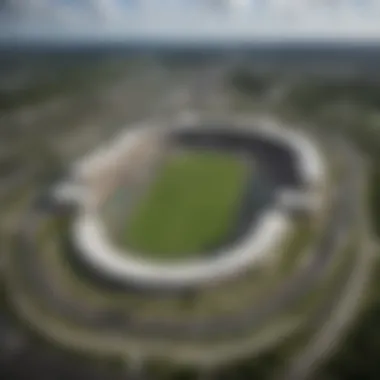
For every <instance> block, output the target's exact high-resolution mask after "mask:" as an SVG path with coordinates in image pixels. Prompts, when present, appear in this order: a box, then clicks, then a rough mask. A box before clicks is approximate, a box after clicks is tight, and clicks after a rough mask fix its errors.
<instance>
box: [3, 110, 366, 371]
mask: <svg viewBox="0 0 380 380" xmlns="http://www.w3.org/2000/svg"><path fill="white" fill-rule="evenodd" d="M342 146H344V144H343V145H342ZM336 149H337V148H336ZM339 149H342V153H341V157H344V160H340V161H339V162H337V161H336V160H334V158H333V157H334V155H333V154H332V152H331V151H330V150H329V149H327V146H326V145H323V144H322V139H321V137H320V136H318V134H316V133H314V131H312V130H307V129H305V128H304V129H298V128H295V127H294V128H293V127H289V126H287V125H283V124H280V123H278V122H277V121H275V120H272V119H268V118H265V117H262V118H260V117H257V116H256V117H242V116H239V117H233V116H231V117H230V118H224V119H223V122H220V120H219V119H216V118H213V117H209V116H202V117H199V118H197V120H196V121H192V122H179V121H178V120H173V121H172V122H167V121H165V122H163V121H161V122H160V121H157V122H153V121H149V122H145V123H142V124H138V125H131V126H128V127H126V128H125V129H124V130H123V131H122V133H121V134H120V135H117V136H114V138H113V139H111V140H110V141H109V142H107V143H105V144H103V145H102V146H100V147H99V148H98V149H96V150H95V151H93V152H90V153H89V154H87V155H85V156H84V157H83V158H82V159H80V160H79V161H77V162H74V163H73V164H72V165H71V166H70V167H69V170H68V171H67V172H66V173H65V174H64V175H62V178H61V179H60V180H59V181H57V182H54V183H51V184H50V186H48V187H47V188H45V189H44V191H41V192H40V193H39V194H36V198H35V200H34V201H33V202H31V204H30V207H29V211H28V212H27V213H26V214H25V216H24V218H23V220H22V221H21V223H20V227H19V232H18V235H17V238H16V239H15V243H14V249H13V254H12V255H10V256H9V260H8V266H9V277H8V279H7V281H8V288H9V291H10V294H11V300H12V303H13V307H14V310H15V312H16V313H17V314H18V315H19V317H20V318H22V319H24V320H25V321H26V322H27V323H28V325H29V326H32V327H33V330H34V331H37V332H38V333H39V335H40V336H43V337H44V338H46V339H47V340H49V341H51V342H54V344H56V345H58V346H60V347H65V348H66V349H69V350H70V351H71V352H72V351H74V352H81V353H86V355H89V354H90V355H96V357H99V356H101V357H107V358H109V357H112V358H119V359H121V360H122V361H123V362H127V363H130V362H131V361H132V362H133V361H134V360H135V359H136V357H137V358H139V360H141V361H143V362H144V366H145V365H147V366H150V365H154V363H155V361H156V360H163V361H164V362H165V363H166V364H167V365H168V367H169V368H174V367H175V368H178V366H180V367H181V368H182V366H186V367H190V368H193V369H199V368H205V367H212V368H217V367H220V366H226V365H228V364H229V363H233V362H234V361H235V360H237V359H242V358H249V357H254V356H256V355H259V354H260V353H262V352H266V351H268V350H269V349H271V348H273V347H276V346H278V345H280V344H282V343H283V342H284V341H292V342H293V347H294V348H293V350H296V349H297V348H299V347H301V346H302V345H303V344H304V342H305V339H309V338H308V337H309V336H310V334H311V333H312V332H313V331H315V330H316V329H318V328H322V327H323V323H322V322H323V321H324V320H325V319H323V318H322V319H321V315H324V314H325V313H326V312H327V311H331V307H332V305H334V304H335V303H336V302H337V300H339V299H340V297H341V295H342V292H346V291H348V288H347V287H348V286H349V284H350V281H349V279H350V276H351V274H352V272H353V271H354V270H356V268H357V264H358V258H357V256H356V253H357V252H358V251H359V247H360V246H361V244H362V241H363V239H362V235H363V227H362V224H361V218H360V217H358V215H360V210H361V208H362V206H361V201H360V199H361V196H360V192H361V191H362V190H361V186H362V181H360V180H358V178H356V177H355V176H358V175H360V173H364V171H363V170H359V169H358V170H355V171H353V170H352V167H353V166H355V165H356V166H357V165H358V162H359V161H358V160H357V159H356V158H354V157H353V152H352V151H351V150H350V149H349V148H348V147H342V148H339ZM328 160H329V165H328V166H327V165H326V162H327V161H328ZM354 177H355V178H354ZM352 195H355V198H354V199H357V201H355V202H353V201H352V198H351V196H352ZM318 326H319V327H318ZM294 342H295V343H294ZM152 363H153V364H152ZM173 366H174V367H173Z"/></svg>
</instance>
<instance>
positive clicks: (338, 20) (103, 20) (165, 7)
mask: <svg viewBox="0 0 380 380" xmlns="http://www.w3.org/2000/svg"><path fill="white" fill-rule="evenodd" d="M205 1H207V0H140V1H139V5H138V6H136V0H13V4H14V10H13V13H12V16H10V15H9V14H7V15H6V17H5V16H3V17H1V16H0V42H1V41H6V40H10V39H23V40H30V41H43V40H45V41H54V40H56V41H68V40H70V41H73V42H75V41H84V40H86V41H89V40H91V41H98V40H99V41H105V40H107V41H108V40H109V41H114V40H120V41H123V40H135V39H138V38H142V39H147V40H163V41H164V40H170V41H173V42H181V41H185V40H191V41H203V42H205V41H208V40H210V41H223V40H239V41H241V40H244V41H250V40H261V39H270V38H272V39H276V40H281V39H286V38H294V37H295V38H312V37H313V38H320V39H334V38H345V39H352V38H362V39H368V38H372V39H373V38H376V39H379V41H380V22H379V19H380V4H379V2H376V1H374V0H372V1H374V3H373V4H374V5H376V4H377V8H376V9H375V8H371V7H370V5H371V4H370V3H368V2H370V1H371V0H351V4H354V5H355V8H354V7H353V6H351V7H342V6H340V8H339V10H338V11H334V10H331V9H327V8H325V9H317V10H316V9H313V10H307V9H306V7H305V6H303V7H300V4H303V5H305V0H303V1H301V0H293V1H292V0H286V1H285V2H284V1H281V2H279V5H278V7H277V8H276V10H275V11H269V10H268V9H265V7H264V6H263V4H264V3H265V0H244V1H243V0H240V1H239V2H238V3H241V4H243V5H244V4H245V5H246V4H247V2H249V1H251V2H254V3H252V5H251V6H248V7H246V8H241V9H240V10H242V12H239V9H235V10H234V11H231V12H223V11H222V9H221V8H220V9H216V8H214V7H210V8H208V9H209V11H206V8H205V6H204V4H205ZM277 1H278V0H277ZM300 1H301V3H300ZM28 2H29V4H33V6H31V5H28ZM179 2H180V4H182V5H179V4H178V3H179ZM209 2H210V3H211V2H212V0H209ZM214 2H215V0H214ZM260 2H261V5H260ZM315 3H316V2H314V4H315ZM319 3H321V2H319ZM345 3H346V4H349V3H347V0H346V2H345ZM145 4H149V6H147V5H145ZM201 4H203V6H201ZM330 4H331V2H330ZM366 4H367V8H366V7H365V5H366ZM368 4H369V5H368ZM211 9H212V11H210V10H211ZM338 12H339V13H338Z"/></svg>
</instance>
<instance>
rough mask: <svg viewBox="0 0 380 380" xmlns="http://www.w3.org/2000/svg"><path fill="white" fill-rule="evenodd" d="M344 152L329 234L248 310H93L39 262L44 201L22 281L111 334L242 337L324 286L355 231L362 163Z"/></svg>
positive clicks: (18, 253) (22, 249)
mask: <svg viewBox="0 0 380 380" xmlns="http://www.w3.org/2000/svg"><path fill="white" fill-rule="evenodd" d="M341 154H342V155H343V156H344V157H345V159H346V166H347V168H346V171H345V173H344V178H343V179H342V181H341V182H340V184H339V185H338V188H337V193H336V199H335V200H334V202H333V205H332V207H331V208H330V213H329V217H328V222H327V223H326V226H325V230H324V233H323V236H322V237H321V239H320V241H319V242H318V243H317V244H316V246H315V248H314V252H313V255H312V256H311V260H310V261H309V262H308V264H307V265H306V266H305V267H302V268H301V269H300V271H298V272H297V273H294V274H292V275H291V276H290V277H289V278H288V279H287V280H286V281H285V282H283V283H282V284H281V285H280V286H279V287H278V288H276V289H275V290H274V291H273V293H272V294H271V295H269V296H268V297H267V298H265V299H262V300H261V301H260V302H258V303H257V302H256V303H255V304H253V305H247V308H246V310H245V311H244V312H240V313H238V314H229V315H220V316H217V317H214V318H202V319H197V320H193V321H187V320H165V319H159V318H156V319H154V320H144V321H142V320H140V319H138V318H134V317H133V316H132V315H131V316H130V317H126V316H125V313H123V312H121V313H120V312H119V311H118V310H99V309H97V310H95V309H91V308H89V307H88V306H86V305H85V304H83V302H78V301H76V300H74V299H72V298H71V297H70V294H67V293H64V292H63V291H62V289H60V288H59V287H58V286H56V285H54V284H55V281H54V280H55V279H54V274H53V273H51V272H50V271H49V268H46V267H45V268H44V264H43V263H40V262H39V261H38V255H37V254H34V253H33V249H37V245H36V244H35V230H36V227H37V226H38V224H39V218H44V217H46V216H48V214H49V212H50V211H49V210H50V207H47V209H46V207H42V208H41V203H40V202H38V204H35V205H33V206H32V207H31V209H30V211H29V213H28V215H27V217H26V218H25V219H24V220H23V223H22V226H21V230H20V233H19V235H18V238H17V239H16V243H17V244H16V247H15V256H14V257H15V258H16V259H17V263H18V266H19V270H20V271H21V273H20V279H22V280H24V281H25V286H26V289H27V290H28V292H30V293H31V294H34V296H36V295H37V298H38V300H39V301H40V302H41V301H43V302H44V303H45V304H47V305H49V306H50V308H51V309H52V310H53V311H54V312H56V313H57V314H58V315H61V317H62V319H67V320H71V321H72V322H74V323H76V324H78V325H79V326H85V327H86V328H87V329H88V328H91V329H94V330H98V331H102V333H105V332H107V333H109V334H110V335H114V334H117V335H124V334H125V335H129V336H136V337H141V338H148V339H150V340H152V339H171V340H174V341H175V340H186V341H202V340H205V341H207V340H210V339H213V338H219V337H222V338H227V337H236V336H237V335H239V334H244V333H246V332H247V331H252V330H253V329H256V328H260V327H261V326H262V325H263V324H264V323H265V322H267V321H268V320H269V319H270V318H272V317H275V316H279V315H280V313H281V312H282V311H284V310H287V309H289V308H291V307H292V306H294V305H295V304H296V303H297V302H298V301H299V300H301V299H302V298H303V297H306V296H307V295H308V293H309V292H310V291H311V290H312V289H313V288H314V287H315V286H316V284H318V282H319V280H320V279H321V278H322V277H323V275H324V273H325V271H326V269H328V267H329V264H330V263H331V261H332V260H333V258H334V253H336V252H337V248H338V247H339V246H340V244H341V242H342V238H344V236H345V235H347V234H349V229H350V228H351V227H352V226H353V224H354V222H355V221H356V219H357V216H358V212H359V210H358V202H356V201H355V200H356V199H357V197H358V195H359V194H358V192H359V187H358V184H359V180H360V176H359V174H358V170H359V169H360V167H359V166H358V163H357V160H356V158H355V154H353V153H352V152H351V151H350V149H349V148H344V149H342V151H341Z"/></svg>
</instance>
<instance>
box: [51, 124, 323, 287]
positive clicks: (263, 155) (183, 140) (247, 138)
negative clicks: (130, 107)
mask: <svg viewBox="0 0 380 380" xmlns="http://www.w3.org/2000/svg"><path fill="white" fill-rule="evenodd" d="M241 124H242V125H237V126H235V128H234V129H233V130H231V129H232V128H231V127H230V126H228V125H224V126H223V125H221V126H218V125H216V126H210V127H209V126H202V125H201V126H200V127H198V126H195V127H190V128H189V127H179V128H176V129H175V130H174V131H173V130H169V131H168V130H166V131H164V132H163V131H157V130H152V129H151V128H145V129H144V128H143V129H142V128H137V129H132V130H128V132H127V133H126V136H125V137H121V138H117V139H116V142H115V143H114V144H112V143H111V144H110V147H103V148H101V151H100V152H95V153H94V155H93V156H89V157H86V158H85V160H83V162H80V163H78V164H77V166H76V167H75V168H74V170H73V172H74V173H73V180H72V183H69V184H65V185H63V186H66V188H65V187H63V188H62V187H58V189H57V191H58V194H60V193H62V192H65V189H66V193H65V194H63V195H66V194H67V197H70V193H72V199H71V201H73V202H77V204H78V207H79V208H80V209H81V210H82V211H81V212H80V215H78V217H77V218H76V220H75V221H74V222H73V227H72V228H73V230H72V239H73V242H72V244H73V245H74V246H76V247H77V249H78V254H79V256H80V258H81V259H82V260H83V261H84V262H85V263H86V264H87V265H89V266H91V267H92V268H93V269H94V270H96V271H97V272H98V273H99V274H101V273H102V274H103V275H104V276H107V277H108V278H109V279H113V280H117V281H119V282H125V283H126V284H128V285H139V286H145V287H151V288H155V289H157V288H159V287H174V288H175V289H178V288H180V287H186V286H188V287H196V286H198V285H202V284H207V283H209V282H211V281H213V282H215V281H218V280H219V281H220V280H222V279H226V278H229V277H231V276H236V275H239V274H241V272H243V271H245V270H247V268H249V267H250V266H251V265H255V264H257V263H260V262H263V261H266V260H267V259H268V257H270V256H271V253H272V252H274V251H276V248H277V247H278V246H279V245H281V244H282V243H283V241H284V238H285V237H286V236H287V234H288V233H289V230H290V229H291V215H292V214H294V212H302V211H304V212H305V213H310V214H312V213H313V211H314V210H319V209H321V202H322V194H323V188H324V186H325V183H324V181H325V179H324V167H323V162H322V159H321V157H320V155H319V153H318V151H317V150H316V149H314V147H313V145H312V144H310V143H309V141H308V140H307V139H305V138H302V137H301V136H299V135H296V136H297V137H298V138H295V135H294V133H292V132H284V131H283V130H281V128H279V127H276V126H275V125H268V123H266V124H267V125H265V126H264V127H261V128H260V127H257V128H253V129H252V128H249V124H248V125H247V123H241ZM210 152H211V153H210ZM181 160H183V162H182V163H181V162H179V161H181ZM239 161H240V162H239ZM132 165H133V167H132ZM243 165H244V167H241V166H243ZM152 166H155V167H156V168H153V167H152ZM157 166H158V168H157ZM207 166H209V169H207V170H205V172H203V170H204V168H203V167H207ZM199 168H200V169H199ZM157 170H158V171H161V170H162V174H160V173H158V175H156V173H154V171H157ZM181 170H189V172H188V173H186V172H185V173H183V174H182V175H181V173H180V171H181ZM191 171H192V172H194V174H193V175H194V177H193V178H191V174H192V173H191ZM216 171H219V172H220V175H221V177H222V178H221V179H220V178H218V177H215V176H213V174H214V173H215V172H216ZM144 172H145V173H148V174H149V173H150V174H151V176H158V178H156V180H155V181H156V183H153V184H152V185H151V186H152V187H153V192H155V191H156V192H161V193H160V194H158V195H156V194H147V199H146V200H145V198H144V199H143V201H145V202H147V203H150V204H149V205H148V206H146V205H141V206H140V207H139V210H137V212H136V211H134V210H133V207H132V210H130V211H129V213H130V214H132V215H131V218H132V219H135V220H132V221H131V223H130V224H132V225H131V227H130V230H132V231H130V232H128V231H127V234H129V235H133V236H130V238H131V239H130V240H131V241H132V246H133V245H134V246H135V247H136V248H137V249H138V248H139V246H142V247H143V249H144V248H145V249H148V250H149V249H151V250H155V249H156V248H158V250H160V249H161V254H162V255H165V253H167V254H168V255H170V256H171V258H172V260H171V262H170V263H154V262H153V263H152V262H148V261H145V262H144V261H143V260H142V255H141V253H139V252H132V250H131V249H128V241H127V242H125V244H126V246H127V247H126V248H127V249H125V250H124V251H122V250H121V249H119V248H116V247H115V242H112V243H111V242H110V239H109V237H110V235H117V233H115V231H112V228H109V226H112V225H114V226H115V224H116V229H117V225H119V226H120V225H123V223H126V221H125V219H126V218H127V215H128V210H126V209H128V206H125V205H128V204H130V203H132V202H133V201H128V199H127V198H128V195H129V196H130V197H133V194H128V193H131V192H132V191H129V192H128V188H129V189H131V188H133V187H136V186H139V190H140V189H141V187H142V186H143V184H142V182H144V180H145V181H146V179H145V178H138V177H143V176H144ZM152 172H153V173H152ZM141 173H142V174H141ZM165 176H166V177H167V179H165V178H164V179H162V178H163V177H165ZM177 176H178V177H179V181H180V183H179V184H178V183H176V182H177V179H176V177H177ZM200 176H206V178H205V179H207V177H208V178H211V181H210V182H209V183H207V182H203V181H205V179H203V181H202V178H201V177H200ZM134 177H135V178H134ZM136 177H137V178H136ZM145 177H146V175H145ZM189 177H190V180H188V179H187V178H189ZM223 177H224V178H223ZM191 179H193V180H191ZM148 181H151V180H150V179H148ZM213 181H215V182H214V183H213ZM233 181H235V183H234V182H233ZM136 182H140V184H137V183H136ZM157 182H158V184H157ZM202 182H203V183H202ZM244 182H246V183H248V185H247V184H244ZM167 183H168V184H167ZM204 183H206V186H204ZM202 185H203V186H202ZM184 186H185V187H184ZM227 186H229V187H227ZM248 186H249V189H247V190H245V191H242V188H243V187H248ZM198 187H201V189H200V190H198V189H197V188H198ZM120 188H121V190H120ZM221 188H223V190H224V191H225V192H226V195H225V196H226V199H224V198H221V199H220V200H219V202H215V199H216V198H215V197H216V193H215V192H218V191H219V192H221V191H220V189H221ZM176 189H177V190H176ZM252 190H253V191H252ZM142 191H144V190H142ZM176 191H178V193H180V194H179V195H178V194H177V193H176ZM248 191H249V194H248V195H249V197H248V199H247V196H244V194H243V193H244V192H245V193H246V194H247V193H248ZM147 192H148V193H149V189H148V190H147ZM167 192H170V194H171V195H172V196H174V197H175V196H177V197H178V198H179V199H178V204H177V202H176V200H173V202H171V201H170V199H169V200H167V201H166V202H167V208H165V207H164V208H163V207H161V205H162V203H163V202H165V199H167V198H168V195H167ZM185 192H186V193H187V192H188V193H189V194H185ZM183 194H185V196H183ZM120 195H121V196H122V197H123V198H121V196H120ZM207 196H209V197H210V198H209V199H208V198H206V197H207ZM169 197H170V195H169ZM197 197H198V198H197ZM202 197H205V199H204V200H202V199H201V198H202ZM194 198H195V199H194ZM213 201H214V202H213ZM181 202H182V203H181ZM226 202H227V205H225V203H226ZM189 203H192V204H194V208H196V207H199V210H197V209H193V210H188V209H187V207H186V206H187V204H189ZM212 203H215V205H216V209H212V208H211V209H210V207H208V206H210V205H211V206H212ZM238 203H243V204H242V205H238ZM184 205H185V207H183V206H184ZM202 206H203V207H205V209H202ZM123 208H124V210H123ZM129 208H131V207H130V206H129ZM182 208H183V210H182ZM239 208H240V214H242V215H238V214H239V212H237V209H239ZM141 209H142V210H141ZM174 209H175V211H174ZM234 209H235V210H234ZM178 210H179V211H178ZM220 210H222V211H224V213H220ZM189 211H190V212H189ZM116 212H117V213H118V214H119V215H115V218H116V222H115V220H112V219H113V218H112V215H111V214H112V213H113V214H116ZM213 212H214V213H215V214H214V215H213V214H212V213H213ZM140 213H141V214H140ZM178 213H179V214H178ZM187 213H189V215H187ZM133 214H135V215H133ZM157 214H159V215H157ZM173 214H174V215H173ZM205 217H208V219H207V221H205V222H204V223H203V224H202V219H203V218H205ZM171 218H174V224H173V221H172V220H171ZM178 218H181V219H182V221H183V220H184V219H185V218H189V219H190V223H189V222H187V223H186V221H183V223H182V226H180V228H181V227H182V229H183V231H181V230H180V229H178V223H180V222H181V221H180V220H178ZM194 218H196V220H195V223H194ZM223 218H228V219H238V221H237V223H235V224H238V225H239V226H238V227H237V226H235V228H232V229H235V230H236V229H237V228H238V229H239V231H231V232H229V231H226V232H224V231H225V230H226V229H228V224H231V223H229V222H228V219H227V221H224V220H225V219H223ZM105 219H106V220H105ZM107 219H108V220H107ZM123 219H124V221H123ZM239 219H240V220H239ZM152 220H154V223H153V224H152ZM105 222H106V223H105ZM199 223H201V224H202V231H201V235H202V234H205V231H206V234H207V232H208V231H207V227H209V228H210V227H211V231H210V232H209V233H210V234H211V236H205V237H202V236H200V237H199V239H200V240H199V242H195V244H192V242H191V240H192V239H197V231H193V230H194V227H197V226H198V225H199ZM217 223H222V224H224V225H225V226H226V227H224V226H221V227H218V226H216V232H214V231H213V229H214V230H215V227H214V226H215V225H216V224H217ZM149 224H150V226H149ZM107 227H108V228H107ZM170 228H171V229H172V230H173V231H176V229H177V234H178V235H179V236H180V239H181V238H182V239H184V240H187V243H186V244H184V246H183V243H182V242H181V241H179V242H178V243H177V244H176V243H175V242H174V243H172V242H166V241H163V240H165V239H166V240H167V239H169V240H171V239H173V237H172V238H171V237H170V235H172V234H173V235H174V234H175V232H171V231H170ZM107 229H108V230H107ZM110 229H111V231H110ZM166 229H169V231H168V230H166ZM230 229H231V228H230ZM122 230H123V231H122V233H125V230H124V229H123V228H122ZM218 230H221V232H218ZM157 231H158V232H157ZM181 234H182V235H181ZM215 234H216V237H214V236H213V235H215ZM223 234H224V235H225V234H227V235H230V236H221V239H222V240H223V239H224V240H226V239H227V240H228V241H229V242H228V246H227V247H223V246H221V247H219V249H212V248H211V250H212V251H213V252H212V254H211V255H210V254H207V255H202V254H201V253H195V252H194V250H195V249H196V248H198V247H199V249H200V250H203V251H204V249H205V247H204V244H205V243H206V246H207V245H208V246H210V245H211V246H212V245H214V246H215V245H218V244H219V245H220V242H218V235H223ZM135 235H137V236H135ZM138 235H140V236H138ZM152 235H153V236H152ZM154 235H156V237H155V236H154ZM178 235H177V236H178ZM186 235H187V236H186ZM189 235H190V238H189ZM191 235H193V236H194V235H195V236H194V237H193V236H191ZM232 235H235V236H232ZM236 235H238V236H236ZM177 236H175V237H174V239H175V238H176V237H177ZM189 239H190V240H189ZM203 239H205V243H204V241H203ZM215 239H216V240H215ZM120 240H123V239H122V238H121V239H119V241H120ZM124 240H128V239H124ZM146 240H153V242H148V243H147V242H146ZM154 240H155V241H154ZM213 240H214V241H213ZM219 240H220V239H219ZM155 244H156V247H155ZM160 244H161V247H160ZM176 247H178V250H179V251H178V252H177V251H176ZM181 250H182V251H183V250H185V253H186V251H187V252H189V251H192V250H193V251H192V255H191V256H193V255H195V256H196V259H195V258H193V257H192V258H191V259H189V262H186V261H184V260H183V258H181V256H183V252H181ZM208 251H210V249H208ZM209 253H210V252H209ZM178 258H181V260H180V261H181V262H180V263H176V261H178Z"/></svg>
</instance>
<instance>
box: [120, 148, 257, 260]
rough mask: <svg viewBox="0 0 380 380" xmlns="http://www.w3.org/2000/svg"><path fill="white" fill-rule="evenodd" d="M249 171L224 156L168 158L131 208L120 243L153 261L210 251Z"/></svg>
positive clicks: (227, 227)
mask: <svg viewBox="0 0 380 380" xmlns="http://www.w3.org/2000/svg"><path fill="white" fill-rule="evenodd" d="M249 170H250V168H249V165H248V163H247V162H246V161H244V160H243V159H241V158H239V157H237V156H234V155H230V154H225V153H223V154H222V153H217V152H186V153H181V154H179V155H176V156H174V157H173V158H171V159H170V160H169V161H168V162H167V163H166V164H165V165H164V167H163V168H162V169H161V172H160V173H159V175H158V177H157V179H156V180H155V181H154V183H153V184H152V185H151V187H150V188H149V189H148V191H147V193H146V194H144V195H142V196H141V199H140V200H139V202H137V204H136V205H135V207H134V208H133V209H132V212H131V215H130V217H129V219H128V221H127V227H126V232H125V234H124V236H123V240H124V242H123V243H124V244H125V246H126V247H129V248H132V249H134V250H136V251H138V252H141V253H142V254H149V255H153V256H156V257H157V258H173V257H175V256H177V255H178V256H179V257H184V256H188V255H194V254H196V253H202V252H205V251H207V250H208V249H211V248H214V247H215V246H217V245H218V244H220V243H222V242H223V239H225V238H226V237H227V236H228V233H229V232H230V231H231V229H232V228H233V227H234V225H235V223H236V218H237V216H238V213H239V206H240V204H241V197H242V195H243V192H244V189H245V184H246V179H247V176H248V172H249Z"/></svg>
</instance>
